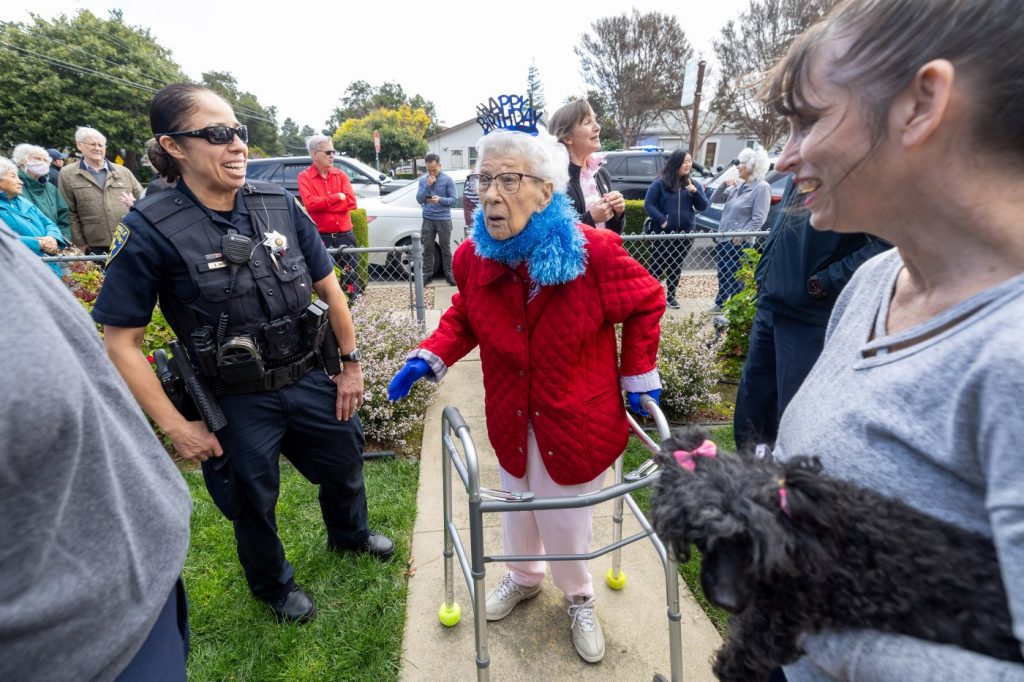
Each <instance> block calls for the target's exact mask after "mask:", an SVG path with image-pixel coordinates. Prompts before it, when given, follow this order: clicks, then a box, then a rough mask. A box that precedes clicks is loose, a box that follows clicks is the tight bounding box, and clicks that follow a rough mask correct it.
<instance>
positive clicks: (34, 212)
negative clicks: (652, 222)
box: [0, 157, 68, 277]
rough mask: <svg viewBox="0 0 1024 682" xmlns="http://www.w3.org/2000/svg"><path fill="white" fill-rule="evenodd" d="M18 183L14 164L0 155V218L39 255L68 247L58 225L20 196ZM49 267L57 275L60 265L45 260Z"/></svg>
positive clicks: (51, 253)
mask: <svg viewBox="0 0 1024 682" xmlns="http://www.w3.org/2000/svg"><path fill="white" fill-rule="evenodd" d="M21 190H22V184H21V178H19V177H18V167H17V166H15V165H14V162H13V161H11V160H10V159H6V158H3V157H0V220H2V221H4V223H6V224H7V226H8V227H9V228H11V230H12V231H14V232H16V233H17V234H18V235H20V236H21V241H22V243H23V244H25V246H27V247H28V248H30V249H32V250H33V251H34V252H36V253H38V254H39V255H40V256H43V255H47V256H53V255H56V254H57V252H58V251H60V250H61V249H62V248H65V247H67V246H68V243H67V242H66V241H64V237H62V236H61V233H60V228H59V227H57V224H56V223H54V222H53V221H52V220H50V219H49V218H47V217H46V215H45V214H44V213H43V212H42V211H40V210H39V209H38V208H36V207H35V206H34V205H33V204H32V203H31V202H30V201H29V200H28V199H26V198H25V197H23V196H21ZM49 266H50V269H51V270H53V271H54V272H55V273H56V274H57V276H58V277H60V274H61V273H60V266H59V265H57V264H56V263H49Z"/></svg>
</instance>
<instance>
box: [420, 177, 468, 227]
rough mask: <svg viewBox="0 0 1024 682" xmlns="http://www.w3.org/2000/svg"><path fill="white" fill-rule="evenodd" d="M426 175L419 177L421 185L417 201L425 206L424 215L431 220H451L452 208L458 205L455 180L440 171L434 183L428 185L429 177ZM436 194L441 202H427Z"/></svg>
mask: <svg viewBox="0 0 1024 682" xmlns="http://www.w3.org/2000/svg"><path fill="white" fill-rule="evenodd" d="M429 177H430V176H428V175H424V176H423V177H422V178H420V179H419V183H420V184H419V187H417V188H416V201H418V202H419V204H420V205H421V206H422V207H423V217H424V218H428V219H430V220H451V219H452V212H451V209H452V208H454V207H455V206H457V205H458V203H459V194H458V192H457V191H456V189H455V182H454V181H453V180H452V179H451V176H449V175H448V174H446V173H439V174H438V176H437V179H436V180H434V184H433V185H427V178H429ZM432 196H436V197H437V198H438V200H439V203H436V204H431V203H427V199H429V198H430V197H432Z"/></svg>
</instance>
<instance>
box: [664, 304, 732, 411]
mask: <svg viewBox="0 0 1024 682" xmlns="http://www.w3.org/2000/svg"><path fill="white" fill-rule="evenodd" d="M718 346H719V342H718V341H717V340H716V338H715V332H714V330H713V329H711V327H710V326H709V325H707V324H706V323H704V322H702V321H698V320H696V319H694V317H693V316H692V315H691V316H689V317H685V318H684V317H670V316H668V315H666V316H665V317H663V318H661V343H660V344H659V346H658V372H659V373H660V374H661V384H662V390H661V408H662V410H663V411H664V412H665V415H666V416H667V417H668V418H669V419H673V420H677V421H685V420H691V419H693V418H695V417H697V416H698V414H699V413H701V412H706V411H708V410H711V409H713V408H715V407H717V406H718V404H719V402H720V400H721V399H720V398H719V396H718V394H717V393H716V392H715V390H714V389H715V386H716V384H717V383H718V380H719V375H720V371H719V369H718Z"/></svg>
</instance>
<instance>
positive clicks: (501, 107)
mask: <svg viewBox="0 0 1024 682" xmlns="http://www.w3.org/2000/svg"><path fill="white" fill-rule="evenodd" d="M476 122H477V123H479V124H480V127H481V128H483V129H484V135H486V134H488V133H489V132H491V131H492V130H509V131H517V132H520V133H528V134H530V135H536V134H537V124H538V123H539V122H540V114H538V113H537V112H536V111H534V110H533V102H531V101H530V99H529V98H528V97H522V96H521V95H498V98H497V100H495V98H493V97H491V98H490V99H488V100H487V102H486V104H479V105H477V107H476Z"/></svg>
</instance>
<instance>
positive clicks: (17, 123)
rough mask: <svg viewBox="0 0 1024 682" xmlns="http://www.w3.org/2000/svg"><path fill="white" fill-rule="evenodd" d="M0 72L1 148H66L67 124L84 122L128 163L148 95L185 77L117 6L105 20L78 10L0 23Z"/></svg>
mask: <svg viewBox="0 0 1024 682" xmlns="http://www.w3.org/2000/svg"><path fill="white" fill-rule="evenodd" d="M0 72H2V73H3V74H4V76H3V78H0V112H2V113H0V117H2V119H3V122H2V124H0V148H2V149H3V150H4V151H5V152H7V151H10V149H11V147H13V146H14V145H16V144H18V143H21V142H31V143H33V144H38V145H41V146H43V147H57V148H70V149H74V136H75V128H77V127H78V126H82V125H88V126H90V127H93V128H96V129H97V130H99V131H100V132H102V133H103V134H104V135H105V136H106V137H107V148H108V150H109V153H110V155H111V157H113V156H114V155H117V154H120V155H121V156H122V157H123V158H124V159H125V162H126V165H127V166H129V167H130V168H132V169H134V170H138V168H139V165H138V162H139V159H140V158H141V155H142V153H143V146H144V144H145V142H146V140H147V139H149V137H151V134H150V130H149V101H150V99H151V98H152V96H153V94H154V93H155V92H156V91H157V90H159V89H160V88H161V87H163V86H164V85H166V84H168V83H174V82H179V81H184V80H186V79H185V74H184V73H182V71H181V68H180V67H179V66H178V65H177V64H176V63H175V62H174V61H173V60H172V59H171V56H170V53H169V52H168V51H167V50H165V49H164V48H163V47H161V46H160V45H159V44H157V42H156V40H154V39H153V37H152V36H151V35H150V33H149V31H148V30H147V29H142V28H137V27H134V26H128V25H127V24H125V23H124V20H123V18H122V15H121V12H120V11H117V10H114V11H112V12H111V13H110V16H109V18H108V19H100V18H99V17H97V16H96V15H94V14H92V13H91V12H88V11H86V10H82V11H80V12H78V13H77V14H76V15H75V16H74V17H73V18H69V17H67V16H66V15H60V16H58V17H56V18H54V19H53V20H52V21H47V20H45V19H42V18H40V17H33V18H32V21H31V22H29V23H26V24H22V23H2V24H0ZM147 177H148V176H147ZM144 179H145V178H144Z"/></svg>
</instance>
